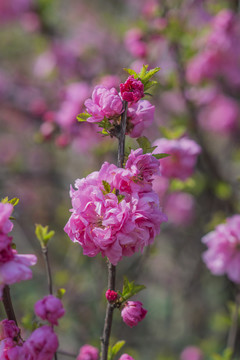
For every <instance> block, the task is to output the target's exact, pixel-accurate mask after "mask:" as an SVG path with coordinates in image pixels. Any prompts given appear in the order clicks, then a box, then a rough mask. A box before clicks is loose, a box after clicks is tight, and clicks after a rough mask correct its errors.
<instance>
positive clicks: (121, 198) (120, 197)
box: [117, 194, 125, 203]
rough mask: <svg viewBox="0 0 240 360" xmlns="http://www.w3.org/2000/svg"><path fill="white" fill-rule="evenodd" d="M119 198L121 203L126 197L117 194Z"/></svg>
mask: <svg viewBox="0 0 240 360" xmlns="http://www.w3.org/2000/svg"><path fill="white" fill-rule="evenodd" d="M117 198H118V203H120V202H121V201H122V200H123V199H124V198H125V196H124V195H121V194H120V195H118V196H117Z"/></svg>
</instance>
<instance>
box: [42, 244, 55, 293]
mask: <svg viewBox="0 0 240 360" xmlns="http://www.w3.org/2000/svg"><path fill="white" fill-rule="evenodd" d="M42 253H43V257H44V260H45V265H46V270H47V279H48V291H49V294H50V295H52V293H53V287H52V273H51V268H50V263H49V258H48V248H47V247H43V248H42Z"/></svg>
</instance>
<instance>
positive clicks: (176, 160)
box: [153, 137, 201, 180]
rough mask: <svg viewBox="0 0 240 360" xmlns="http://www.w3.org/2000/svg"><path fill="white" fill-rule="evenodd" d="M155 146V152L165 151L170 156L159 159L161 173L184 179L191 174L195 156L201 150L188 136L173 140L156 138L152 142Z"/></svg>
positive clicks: (195, 160) (167, 176)
mask: <svg viewBox="0 0 240 360" xmlns="http://www.w3.org/2000/svg"><path fill="white" fill-rule="evenodd" d="M153 145H154V146H157V148H156V149H155V150H154V153H155V154H158V153H166V154H169V155H170V156H168V157H166V158H163V159H161V160H159V161H160V170H161V174H162V175H163V176H165V177H166V178H177V179H180V180H186V179H187V178H188V177H189V176H191V175H192V173H193V171H194V167H195V165H196V162H197V156H198V155H199V154H200V152H201V148H200V146H199V145H198V144H197V143H196V142H195V141H194V140H190V139H188V138H184V137H183V138H180V139H174V140H168V139H164V138H162V139H158V140H155V141H154V143H153Z"/></svg>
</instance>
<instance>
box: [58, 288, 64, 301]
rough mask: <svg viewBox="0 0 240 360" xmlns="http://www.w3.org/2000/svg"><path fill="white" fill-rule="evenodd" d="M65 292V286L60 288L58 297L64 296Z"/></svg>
mask: <svg viewBox="0 0 240 360" xmlns="http://www.w3.org/2000/svg"><path fill="white" fill-rule="evenodd" d="M65 292H66V289H64V288H60V289H58V291H57V298H59V299H60V300H61V299H62V298H63V295H64V294H65Z"/></svg>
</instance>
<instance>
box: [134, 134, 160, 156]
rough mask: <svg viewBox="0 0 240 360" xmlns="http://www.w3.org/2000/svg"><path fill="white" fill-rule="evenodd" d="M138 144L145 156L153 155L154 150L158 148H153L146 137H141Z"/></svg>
mask: <svg viewBox="0 0 240 360" xmlns="http://www.w3.org/2000/svg"><path fill="white" fill-rule="evenodd" d="M137 143H138V145H139V146H140V148H142V149H143V154H147V153H152V152H153V150H155V149H156V148H157V146H151V143H150V141H149V140H148V138H146V136H141V137H139V138H138V139H137Z"/></svg>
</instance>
